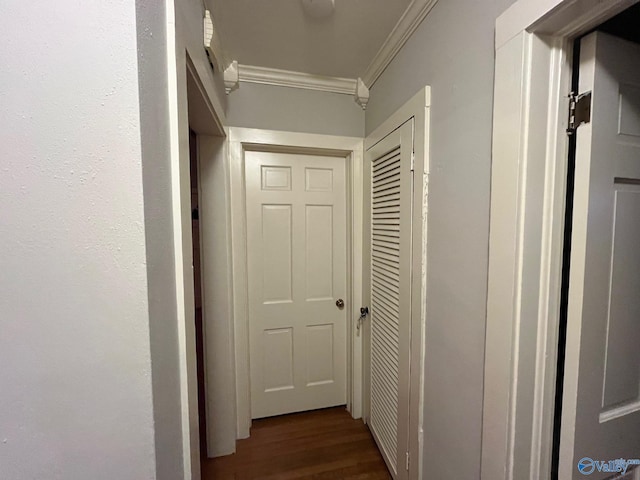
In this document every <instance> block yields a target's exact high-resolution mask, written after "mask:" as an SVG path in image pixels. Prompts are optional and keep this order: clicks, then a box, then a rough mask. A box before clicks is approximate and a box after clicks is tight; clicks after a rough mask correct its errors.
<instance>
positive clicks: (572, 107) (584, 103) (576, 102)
mask: <svg viewBox="0 0 640 480" xmlns="http://www.w3.org/2000/svg"><path fill="white" fill-rule="evenodd" d="M589 122H591V92H586V93H581V94H580V95H578V96H576V94H575V93H573V92H572V93H571V94H570V95H569V125H568V126H567V134H569V135H573V134H574V133H575V132H576V130H577V129H578V127H579V126H580V125H582V124H583V123H589Z"/></svg>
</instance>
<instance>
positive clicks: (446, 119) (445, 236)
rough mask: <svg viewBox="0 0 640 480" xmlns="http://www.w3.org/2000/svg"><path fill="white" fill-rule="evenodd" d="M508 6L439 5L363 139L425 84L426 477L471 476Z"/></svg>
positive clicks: (379, 92)
mask: <svg viewBox="0 0 640 480" xmlns="http://www.w3.org/2000/svg"><path fill="white" fill-rule="evenodd" d="M510 3H511V0H484V1H479V0H440V1H439V2H438V3H437V5H436V6H435V7H434V9H433V10H432V11H431V12H430V13H429V15H428V17H427V18H426V19H425V21H424V22H423V23H422V24H421V25H420V27H419V28H418V30H417V31H416V32H415V33H414V34H413V36H412V37H411V38H410V39H409V41H408V42H407V44H406V45H405V46H404V48H403V49H402V50H401V51H400V52H399V53H398V55H397V56H396V58H395V59H394V60H393V62H392V63H391V65H389V67H388V68H387V69H386V70H385V71H384V73H383V74H382V76H381V77H380V78H379V79H378V81H377V82H376V84H375V85H374V86H373V88H372V89H371V100H370V102H369V105H368V106H367V112H366V130H367V133H370V132H372V131H373V130H374V129H375V128H376V127H377V126H378V125H380V124H381V123H382V122H383V121H384V120H385V119H386V118H387V117H388V116H389V115H391V114H392V113H393V112H394V111H395V110H396V109H398V108H399V107H400V106H401V105H402V104H403V103H404V102H406V101H407V100H408V99H409V98H411V97H412V96H413V95H414V94H415V93H416V92H417V91H418V90H419V89H420V88H421V87H423V86H424V85H430V86H431V98H432V108H431V115H432V116H431V175H430V179H429V218H428V239H427V251H428V266H427V273H428V278H427V290H428V291H427V296H428V301H427V327H426V366H425V369H426V373H425V375H426V378H425V411H424V418H425V425H424V430H425V432H424V438H425V440H424V459H425V463H424V474H425V478H464V479H466V480H471V479H474V478H479V475H480V473H479V472H480V448H481V429H482V398H483V375H484V369H483V365H484V340H485V336H484V333H485V325H486V293H487V264H488V242H489V234H488V231H489V198H490V173H491V122H492V108H493V74H494V25H495V19H496V17H497V16H498V15H499V14H500V13H502V12H503V11H504V10H505V9H506V8H507V7H508V6H509V4H510Z"/></svg>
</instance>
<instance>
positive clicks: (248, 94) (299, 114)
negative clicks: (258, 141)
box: [227, 82, 364, 137]
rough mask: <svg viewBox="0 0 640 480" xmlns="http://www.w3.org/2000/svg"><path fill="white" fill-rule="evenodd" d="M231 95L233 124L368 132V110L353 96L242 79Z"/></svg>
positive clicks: (352, 133) (338, 132) (344, 133)
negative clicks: (365, 123) (366, 122)
mask: <svg viewBox="0 0 640 480" xmlns="http://www.w3.org/2000/svg"><path fill="white" fill-rule="evenodd" d="M227 98H228V106H227V125H228V126H231V127H246V128H260V129H265V130H282V131H286V132H302V133H320V134H325V135H342V136H347V137H362V136H363V135H364V111H363V110H362V107H360V106H359V105H358V104H357V103H356V102H355V100H354V98H353V96H351V95H343V94H339V93H328V92H320V91H315V90H303V89H299V88H288V87H276V86H272V85H262V84H256V83H245V82H241V83H240V88H238V89H237V90H234V91H233V92H231V93H230V94H229V96H228V97H227Z"/></svg>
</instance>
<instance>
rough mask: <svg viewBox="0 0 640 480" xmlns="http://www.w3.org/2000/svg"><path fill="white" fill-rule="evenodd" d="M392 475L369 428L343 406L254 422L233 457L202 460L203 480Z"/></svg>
mask: <svg viewBox="0 0 640 480" xmlns="http://www.w3.org/2000/svg"><path fill="white" fill-rule="evenodd" d="M390 478H391V476H390V475H389V472H388V470H387V467H386V466H385V463H384V460H383V459H382V457H381V456H380V452H379V451H378V448H377V447H376V445H375V443H374V441H373V438H372V437H371V434H370V433H369V430H368V428H367V427H366V426H365V425H364V424H363V423H362V421H361V420H354V419H352V418H351V415H349V413H348V412H347V411H346V410H345V408H344V407H336V408H328V409H325V410H316V411H313V412H305V413H294V414H291V415H284V416H281V417H273V418H267V419H262V420H254V422H253V426H252V428H251V438H248V439H246V440H240V441H239V442H238V446H237V452H236V453H235V454H234V455H229V456H227V457H220V458H215V459H208V460H204V461H203V464H202V480H250V479H282V480H285V479H314V480H324V479H340V480H365V479H381V480H382V479H384V480H388V479H390Z"/></svg>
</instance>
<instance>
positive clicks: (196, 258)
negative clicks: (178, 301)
mask: <svg viewBox="0 0 640 480" xmlns="http://www.w3.org/2000/svg"><path fill="white" fill-rule="evenodd" d="M189 172H190V178H191V182H190V183H191V235H192V237H191V238H192V251H193V294H194V301H195V318H194V322H195V332H196V369H197V376H198V420H199V422H198V425H199V426H200V433H199V436H200V458H201V459H202V458H206V456H207V400H206V391H207V387H206V370H205V369H206V364H205V349H204V348H205V347H204V345H205V341H204V320H203V315H202V303H203V302H202V263H201V259H202V255H201V251H202V240H201V237H200V202H199V198H200V195H199V185H198V136H197V134H196V132H194V131H193V130H192V129H191V128H190V129H189Z"/></svg>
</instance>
